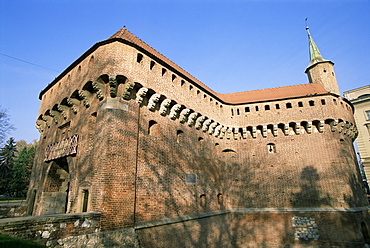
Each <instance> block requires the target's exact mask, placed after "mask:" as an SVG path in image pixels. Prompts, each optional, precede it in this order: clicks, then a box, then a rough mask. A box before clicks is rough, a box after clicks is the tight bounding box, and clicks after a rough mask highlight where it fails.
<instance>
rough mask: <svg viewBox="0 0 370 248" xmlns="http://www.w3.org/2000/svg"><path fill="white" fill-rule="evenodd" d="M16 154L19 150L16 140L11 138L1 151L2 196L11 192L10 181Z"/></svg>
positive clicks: (0, 186)
mask: <svg viewBox="0 0 370 248" xmlns="http://www.w3.org/2000/svg"><path fill="white" fill-rule="evenodd" d="M16 152H17V148H16V145H15V142H14V138H10V139H9V140H8V141H7V142H6V144H5V146H4V147H3V148H1V149H0V194H5V193H7V192H8V191H9V181H10V178H11V172H12V169H13V165H14V160H15V153H16Z"/></svg>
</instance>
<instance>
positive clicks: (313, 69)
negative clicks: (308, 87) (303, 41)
mask: <svg viewBox="0 0 370 248" xmlns="http://www.w3.org/2000/svg"><path fill="white" fill-rule="evenodd" d="M306 30H307V34H308V43H309V48H310V64H309V65H308V67H307V69H306V71H305V72H306V73H307V75H308V80H309V82H310V83H321V84H322V85H323V86H324V88H325V89H326V90H327V91H328V92H331V93H334V94H337V95H340V91H339V88H338V83H337V79H336V77H335V73H334V67H333V66H334V63H333V62H331V61H330V60H326V59H324V58H323V57H322V56H321V53H320V51H319V48H317V46H316V44H315V42H314V41H313V39H312V37H311V33H310V30H309V27H306Z"/></svg>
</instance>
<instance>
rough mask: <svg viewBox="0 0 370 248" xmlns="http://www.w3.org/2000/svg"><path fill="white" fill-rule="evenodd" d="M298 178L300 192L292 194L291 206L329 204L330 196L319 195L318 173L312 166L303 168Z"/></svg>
mask: <svg viewBox="0 0 370 248" xmlns="http://www.w3.org/2000/svg"><path fill="white" fill-rule="evenodd" d="M300 180H301V181H302V184H301V186H300V187H301V190H300V192H298V193H296V194H293V199H292V207H308V208H309V207H322V206H330V204H331V203H330V196H329V195H327V196H324V197H321V192H320V186H319V184H318V183H319V181H320V175H319V174H318V173H317V169H316V168H314V167H313V166H307V167H305V168H303V170H302V172H301V175H300Z"/></svg>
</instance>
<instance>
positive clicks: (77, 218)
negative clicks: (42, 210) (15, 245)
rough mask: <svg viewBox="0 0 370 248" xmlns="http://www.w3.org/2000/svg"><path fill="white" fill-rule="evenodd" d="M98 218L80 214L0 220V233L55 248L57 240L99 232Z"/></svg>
mask: <svg viewBox="0 0 370 248" xmlns="http://www.w3.org/2000/svg"><path fill="white" fill-rule="evenodd" d="M100 216H101V214H100V213H80V214H57V215H47V216H28V217H18V218H6V219H0V233H2V234H5V235H9V236H12V237H17V238H21V239H27V240H32V241H35V242H37V243H40V244H43V245H46V246H53V247H55V246H57V245H58V240H63V239H64V238H67V237H70V236H79V235H87V234H92V233H97V232H100Z"/></svg>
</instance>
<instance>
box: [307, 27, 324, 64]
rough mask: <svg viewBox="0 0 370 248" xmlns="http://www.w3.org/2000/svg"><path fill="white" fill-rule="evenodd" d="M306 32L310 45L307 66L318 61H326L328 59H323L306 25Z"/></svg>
mask: <svg viewBox="0 0 370 248" xmlns="http://www.w3.org/2000/svg"><path fill="white" fill-rule="evenodd" d="M306 30H307V34H308V43H309V47H310V64H309V65H308V67H310V66H312V65H314V64H316V63H320V62H327V61H328V60H325V59H324V58H323V57H322V56H321V53H320V51H319V48H318V47H317V46H316V43H315V42H314V40H313V39H312V36H311V33H310V28H309V27H308V26H307V27H306Z"/></svg>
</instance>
